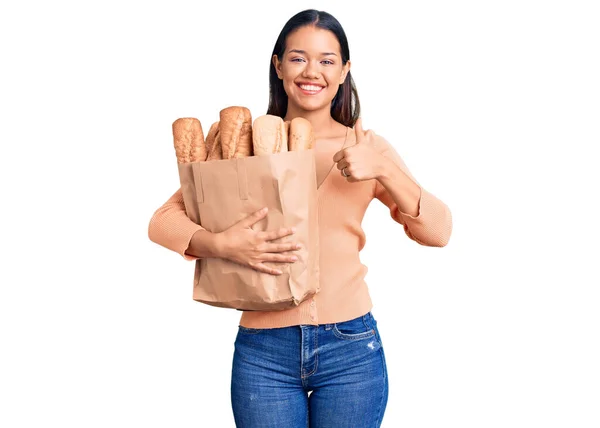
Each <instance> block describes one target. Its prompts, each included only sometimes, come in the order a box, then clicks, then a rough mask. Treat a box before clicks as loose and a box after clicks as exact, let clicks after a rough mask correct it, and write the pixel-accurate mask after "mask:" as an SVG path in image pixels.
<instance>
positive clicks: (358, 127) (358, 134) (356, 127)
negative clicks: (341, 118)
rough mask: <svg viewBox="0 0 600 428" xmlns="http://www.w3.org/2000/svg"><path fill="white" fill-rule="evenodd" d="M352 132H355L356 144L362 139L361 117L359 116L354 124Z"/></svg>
mask: <svg viewBox="0 0 600 428" xmlns="http://www.w3.org/2000/svg"><path fill="white" fill-rule="evenodd" d="M354 132H355V133H356V144H358V143H359V142H361V141H362V139H363V128H362V117H359V118H358V119H357V120H356V123H355V124H354Z"/></svg>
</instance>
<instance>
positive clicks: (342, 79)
mask: <svg viewBox="0 0 600 428" xmlns="http://www.w3.org/2000/svg"><path fill="white" fill-rule="evenodd" d="M351 66H352V64H351V63H350V60H348V61H346V65H344V66H343V67H342V75H341V77H340V85H343V84H344V82H345V81H346V76H347V75H348V73H350V67H351Z"/></svg>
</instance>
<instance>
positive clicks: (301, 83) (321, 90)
mask: <svg viewBox="0 0 600 428" xmlns="http://www.w3.org/2000/svg"><path fill="white" fill-rule="evenodd" d="M300 85H311V86H319V87H320V88H321V89H319V90H318V91H317V92H311V91H305V90H304V89H302V88H301V87H300ZM296 86H298V89H300V91H301V92H302V93H303V94H304V95H317V94H320V93H321V92H323V89H325V86H323V85H321V84H317V83H310V82H298V83H296Z"/></svg>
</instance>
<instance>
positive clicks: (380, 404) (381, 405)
mask: <svg viewBox="0 0 600 428" xmlns="http://www.w3.org/2000/svg"><path fill="white" fill-rule="evenodd" d="M379 357H380V358H379V360H380V361H381V368H382V374H383V391H382V393H381V400H380V401H379V407H378V408H377V419H375V422H376V424H377V425H376V426H378V427H379V426H381V422H383V417H382V416H383V415H382V414H381V410H382V408H383V399H384V398H385V384H386V383H387V372H386V369H385V364H384V362H383V348H379ZM380 418H381V419H380Z"/></svg>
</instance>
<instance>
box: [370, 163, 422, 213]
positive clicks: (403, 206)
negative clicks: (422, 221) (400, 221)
mask: <svg viewBox="0 0 600 428" xmlns="http://www.w3.org/2000/svg"><path fill="white" fill-rule="evenodd" d="M377 180H378V181H379V182H380V183H381V185H382V186H383V187H384V188H385V189H386V190H387V191H388V193H389V194H390V196H391V198H392V199H393V200H394V202H395V203H396V205H397V206H398V209H399V210H400V211H401V212H402V213H404V214H408V215H410V216H413V217H417V216H418V215H419V199H420V197H421V189H420V187H419V185H417V183H415V182H414V181H413V180H411V179H410V177H409V176H408V175H406V173H405V172H404V171H402V170H401V169H400V168H399V167H398V166H397V165H396V164H395V163H394V162H393V161H392V160H390V159H388V158H384V160H383V162H382V165H381V173H380V175H379V176H378V177H377Z"/></svg>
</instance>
